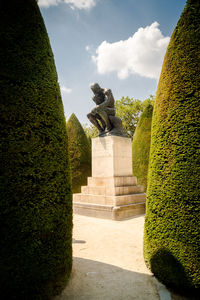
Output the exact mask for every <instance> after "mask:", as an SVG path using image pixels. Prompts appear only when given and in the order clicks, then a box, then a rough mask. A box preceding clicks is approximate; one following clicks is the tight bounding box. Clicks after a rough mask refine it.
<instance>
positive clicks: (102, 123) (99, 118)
mask: <svg viewBox="0 0 200 300" xmlns="http://www.w3.org/2000/svg"><path fill="white" fill-rule="evenodd" d="M96 119H97V120H99V121H100V122H101V127H102V128H103V130H105V129H106V123H105V122H104V120H103V119H102V118H101V116H100V115H98V114H96Z"/></svg>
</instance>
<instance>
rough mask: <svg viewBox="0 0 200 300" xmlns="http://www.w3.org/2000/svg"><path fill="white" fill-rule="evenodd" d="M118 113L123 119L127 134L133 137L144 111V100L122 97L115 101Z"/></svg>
mask: <svg viewBox="0 0 200 300" xmlns="http://www.w3.org/2000/svg"><path fill="white" fill-rule="evenodd" d="M115 108H116V115H117V116H118V117H120V119H121V120H122V125H123V128H124V131H125V132H126V134H127V136H128V137H130V138H132V137H133V135H134V132H135V128H136V125H137V122H138V120H139V117H140V114H141V112H142V109H143V107H142V101H141V100H138V99H136V100H134V99H133V98H129V97H126V98H125V97H122V98H121V99H120V100H117V101H115Z"/></svg>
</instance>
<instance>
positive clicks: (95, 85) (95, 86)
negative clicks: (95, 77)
mask: <svg viewBox="0 0 200 300" xmlns="http://www.w3.org/2000/svg"><path fill="white" fill-rule="evenodd" d="M90 88H91V90H92V91H93V93H94V94H96V93H100V92H102V90H103V89H102V88H101V87H100V86H99V84H98V83H92V84H91V86H90Z"/></svg>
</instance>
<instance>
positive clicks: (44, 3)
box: [38, 0, 61, 7]
mask: <svg viewBox="0 0 200 300" xmlns="http://www.w3.org/2000/svg"><path fill="white" fill-rule="evenodd" d="M60 2H61V0H39V1H38V4H39V6H41V7H49V6H53V5H58V4H59V3H60Z"/></svg>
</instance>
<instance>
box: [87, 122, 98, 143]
mask: <svg viewBox="0 0 200 300" xmlns="http://www.w3.org/2000/svg"><path fill="white" fill-rule="evenodd" d="M83 130H84V132H85V134H86V136H87V138H88V140H89V143H90V144H91V139H92V138H95V137H97V136H98V134H99V133H98V129H97V128H96V127H95V126H94V125H92V124H90V125H88V124H87V123H86V124H83Z"/></svg>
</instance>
